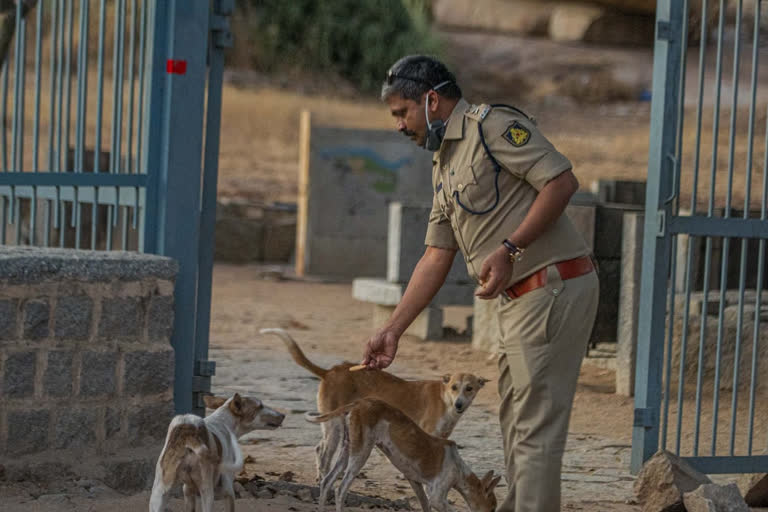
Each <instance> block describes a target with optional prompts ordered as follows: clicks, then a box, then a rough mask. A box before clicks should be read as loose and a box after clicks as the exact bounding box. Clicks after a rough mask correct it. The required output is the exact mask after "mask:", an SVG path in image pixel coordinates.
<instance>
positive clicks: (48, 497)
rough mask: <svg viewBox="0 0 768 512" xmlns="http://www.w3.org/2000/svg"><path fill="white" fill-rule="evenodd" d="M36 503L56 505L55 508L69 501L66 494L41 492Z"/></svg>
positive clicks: (63, 505)
mask: <svg viewBox="0 0 768 512" xmlns="http://www.w3.org/2000/svg"><path fill="white" fill-rule="evenodd" d="M37 501H38V503H40V504H41V505H44V506H51V505H54V506H56V508H57V509H60V508H62V507H66V506H67V505H68V504H69V503H70V502H69V498H68V497H67V495H66V494H43V495H42V496H40V497H38V498H37Z"/></svg>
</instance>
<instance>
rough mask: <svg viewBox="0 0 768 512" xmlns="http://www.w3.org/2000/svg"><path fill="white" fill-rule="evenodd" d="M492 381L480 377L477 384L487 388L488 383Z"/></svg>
mask: <svg viewBox="0 0 768 512" xmlns="http://www.w3.org/2000/svg"><path fill="white" fill-rule="evenodd" d="M490 381H491V379H486V378H485V377H478V378H477V383H478V384H480V387H483V386H485V384H486V382H490Z"/></svg>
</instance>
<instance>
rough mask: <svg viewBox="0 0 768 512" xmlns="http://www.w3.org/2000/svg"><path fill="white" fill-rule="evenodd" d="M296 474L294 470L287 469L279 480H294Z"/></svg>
mask: <svg viewBox="0 0 768 512" xmlns="http://www.w3.org/2000/svg"><path fill="white" fill-rule="evenodd" d="M294 476H295V475H294V473H293V471H286V472H285V473H283V474H282V475H280V477H278V480H280V481H281V482H293V477H294Z"/></svg>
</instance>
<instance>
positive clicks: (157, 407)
mask: <svg viewBox="0 0 768 512" xmlns="http://www.w3.org/2000/svg"><path fill="white" fill-rule="evenodd" d="M127 414H128V437H129V438H130V439H136V440H140V439H146V438H151V439H155V440H161V439H163V438H164V437H165V434H166V432H167V431H168V423H170V421H171V418H173V402H172V401H170V400H169V401H167V402H158V403H154V404H149V405H140V406H136V407H132V408H131V409H130V410H129V411H127Z"/></svg>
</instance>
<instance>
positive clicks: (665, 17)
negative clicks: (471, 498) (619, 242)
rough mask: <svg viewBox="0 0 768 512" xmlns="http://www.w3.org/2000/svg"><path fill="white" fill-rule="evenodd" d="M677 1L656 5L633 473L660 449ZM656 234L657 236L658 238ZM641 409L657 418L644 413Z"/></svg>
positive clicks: (677, 74)
mask: <svg viewBox="0 0 768 512" xmlns="http://www.w3.org/2000/svg"><path fill="white" fill-rule="evenodd" d="M682 15H683V12H682V3H681V2H679V1H676V0H659V1H658V3H657V6H656V20H657V32H656V44H655V51H654V72H653V92H652V98H653V99H652V101H651V113H652V116H651V131H652V133H659V134H661V137H658V138H657V137H652V138H651V141H650V148H649V160H648V184H647V189H646V190H647V193H646V211H647V212H657V215H652V214H648V215H646V218H645V230H644V235H643V268H642V276H643V277H642V282H641V294H640V296H641V299H640V307H639V322H638V333H637V338H638V346H637V369H638V371H637V373H636V377H635V379H636V380H635V382H636V384H635V411H636V418H640V419H642V418H646V419H647V421H636V422H635V425H634V428H633V432H632V462H631V470H632V471H633V472H634V473H636V472H638V471H639V470H640V468H641V467H642V464H643V462H644V461H645V460H647V459H648V458H650V457H651V456H652V455H653V453H654V452H655V451H656V449H657V448H658V446H659V417H658V411H659V406H660V395H661V389H662V388H661V368H660V366H661V364H660V363H662V360H663V352H664V344H663V341H662V342H659V340H663V339H664V333H665V329H664V325H665V322H664V319H665V317H666V301H667V297H666V292H667V288H666V283H667V268H666V265H665V263H664V262H668V261H669V259H670V254H671V243H670V242H671V240H670V238H671V237H670V236H669V233H668V232H664V233H663V234H660V233H659V229H658V223H659V219H660V218H662V217H663V216H666V217H667V218H669V217H671V213H672V208H671V205H670V204H669V203H668V202H666V198H667V197H669V196H670V193H671V192H672V184H671V183H670V180H669V179H666V177H668V176H671V175H672V174H671V173H670V172H669V168H670V165H674V164H673V163H672V161H671V159H669V158H668V157H667V155H669V154H674V150H675V147H676V144H675V138H676V134H677V133H676V132H677V121H676V119H675V116H676V115H677V108H676V107H677V101H678V90H677V88H669V89H667V88H666V87H665V85H666V83H668V82H669V83H675V84H676V83H678V80H679V77H680V59H681V53H680V50H681V40H682V35H681V33H680V26H681V23H678V22H679V21H680V17H681V16H682ZM660 24H667V26H669V27H670V30H669V35H668V37H660V34H659V29H658V27H659V25H660ZM659 235H660V236H659ZM644 411H651V412H656V414H643V412H644Z"/></svg>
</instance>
